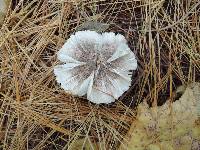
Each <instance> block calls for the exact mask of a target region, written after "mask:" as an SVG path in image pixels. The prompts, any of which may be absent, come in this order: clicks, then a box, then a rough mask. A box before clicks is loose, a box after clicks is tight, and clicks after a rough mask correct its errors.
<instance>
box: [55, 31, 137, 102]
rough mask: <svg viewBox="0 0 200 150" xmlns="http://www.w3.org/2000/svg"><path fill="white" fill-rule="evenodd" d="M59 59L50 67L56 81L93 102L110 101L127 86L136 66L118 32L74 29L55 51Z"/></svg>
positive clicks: (132, 54) (119, 94)
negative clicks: (73, 32)
mask: <svg viewBox="0 0 200 150" xmlns="http://www.w3.org/2000/svg"><path fill="white" fill-rule="evenodd" d="M57 55H58V59H59V60H60V61H61V62H63V63H64V64H62V65H57V66H55V68H54V73H55V75H56V80H57V82H58V83H60V84H61V87H62V88H63V89H64V90H65V91H68V92H70V93H72V94H73V95H78V96H84V95H87V99H88V100H89V101H91V102H93V103H97V104H100V103H111V102H114V101H115V99H118V98H119V97H120V96H121V95H122V94H123V93H124V92H125V91H127V90H128V88H129V86H130V85H131V75H130V72H129V71H130V70H135V69H136V68H137V60H136V59H135V55H134V53H133V52H132V51H131V50H130V48H129V47H128V45H127V42H126V39H125V38H124V36H123V35H121V34H115V33H113V32H106V33H102V34H99V33H97V32H95V31H89V30H87V31H78V32H76V33H75V35H71V36H70V38H69V39H68V40H67V42H66V43H65V44H64V45H63V47H62V48H61V49H60V50H59V51H58V54H57Z"/></svg>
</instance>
